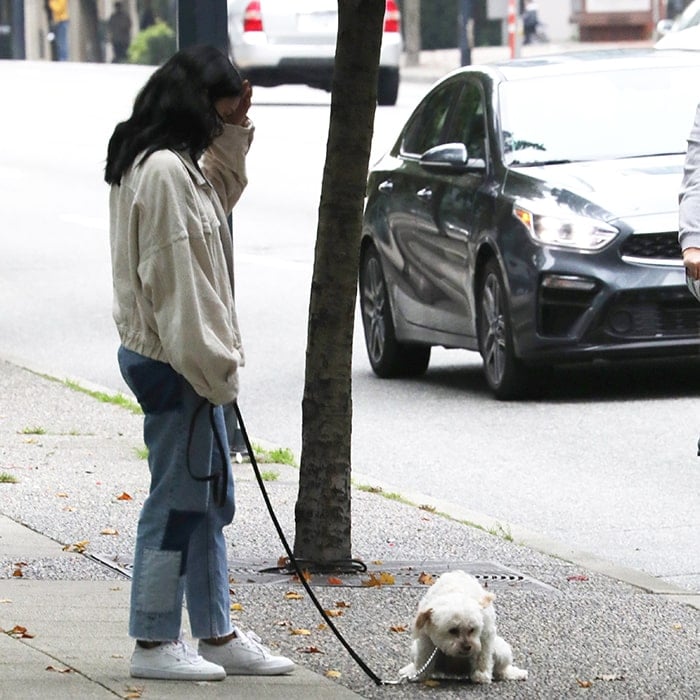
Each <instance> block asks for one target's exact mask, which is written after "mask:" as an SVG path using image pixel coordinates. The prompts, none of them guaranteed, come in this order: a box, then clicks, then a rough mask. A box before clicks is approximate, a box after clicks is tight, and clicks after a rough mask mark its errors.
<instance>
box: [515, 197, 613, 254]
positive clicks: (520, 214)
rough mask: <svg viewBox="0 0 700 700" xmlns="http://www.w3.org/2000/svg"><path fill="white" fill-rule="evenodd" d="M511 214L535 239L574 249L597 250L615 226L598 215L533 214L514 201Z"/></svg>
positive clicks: (603, 244) (608, 239)
mask: <svg viewBox="0 0 700 700" xmlns="http://www.w3.org/2000/svg"><path fill="white" fill-rule="evenodd" d="M513 216H515V218H516V219H517V220H518V221H520V223H522V224H523V225H524V226H525V228H526V229H527V230H528V233H529V234H530V236H531V237H532V239H533V240H534V241H535V242H536V243H541V244H542V245H548V246H557V247H561V248H576V249H577V250H590V251H592V250H600V249H601V248H604V247H605V246H606V245H608V243H610V242H611V241H612V240H613V239H614V238H615V236H617V234H618V233H619V230H618V229H616V228H615V227H614V226H610V224H607V223H605V222H604V221H600V220H599V219H589V218H588V217H586V216H576V215H574V214H572V215H569V216H560V215H557V214H536V213H534V212H532V211H530V210H529V209H525V208H524V207H521V206H518V205H514V206H513Z"/></svg>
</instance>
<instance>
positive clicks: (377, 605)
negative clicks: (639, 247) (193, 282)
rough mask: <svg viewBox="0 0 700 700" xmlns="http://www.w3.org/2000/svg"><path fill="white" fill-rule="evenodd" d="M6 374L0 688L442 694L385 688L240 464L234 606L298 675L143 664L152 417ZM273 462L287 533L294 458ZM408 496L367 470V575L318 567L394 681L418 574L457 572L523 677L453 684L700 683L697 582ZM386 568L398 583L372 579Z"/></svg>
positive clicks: (638, 694)
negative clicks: (621, 565) (137, 603)
mask: <svg viewBox="0 0 700 700" xmlns="http://www.w3.org/2000/svg"><path fill="white" fill-rule="evenodd" d="M0 384H1V385H2V392H0V475H1V476H0V481H5V482H9V481H11V480H12V481H15V483H0V628H1V629H2V630H3V631H4V632H5V634H0V697H8V698H9V697H22V698H45V697H51V698H54V699H56V700H58V699H60V698H93V697H95V698H99V697H102V696H104V697H113V696H117V697H123V698H126V697H144V698H166V697H167V698H170V699H174V698H178V697H182V698H192V697H207V698H217V697H231V696H234V697H240V698H270V699H273V698H274V699H279V700H282V698H285V700H288V698H289V697H290V696H291V697H294V696H297V697H301V698H310V699H312V700H313V699H314V698H339V699H342V698H350V697H358V696H359V697H363V698H379V697H391V698H413V697H424V696H425V693H427V692H430V689H429V688H427V687H426V686H424V685H422V684H408V683H403V684H401V685H398V686H377V685H376V684H375V683H374V682H373V681H372V680H371V679H370V678H369V677H368V676H367V675H366V674H365V673H364V672H363V671H362V669H361V668H360V667H359V666H358V665H357V664H356V662H355V661H354V660H353V659H352V657H351V656H350V655H349V654H348V652H347V651H346V650H345V649H344V648H343V647H342V645H341V644H340V642H339V641H338V640H337V639H336V638H335V636H334V635H333V634H332V632H331V631H330V630H329V629H328V628H327V626H326V625H325V624H323V621H322V620H321V618H320V615H319V613H318V612H317V610H316V608H315V607H314V605H313V604H312V601H310V600H309V598H308V596H307V594H306V592H305V591H304V590H303V588H302V587H301V586H300V585H299V584H298V583H295V582H294V581H293V580H292V579H291V578H290V577H289V576H288V575H286V574H284V573H280V572H278V571H275V567H276V563H277V560H278V558H279V557H280V556H281V555H282V554H283V552H284V550H283V547H282V545H281V544H280V542H279V540H278V537H277V534H276V532H275V530H274V527H273V525H272V524H271V520H270V517H269V514H268V513H267V511H266V509H265V506H264V503H263V500H262V496H261V494H260V491H259V489H258V486H257V483H256V482H255V479H254V475H253V473H252V469H251V466H250V465H249V464H247V463H243V464H240V465H236V466H235V472H236V473H235V478H236V489H237V504H238V510H237V514H236V519H235V520H234V523H233V525H232V526H231V528H229V530H230V532H227V538H228V540H229V545H230V550H229V551H230V562H229V565H230V571H231V581H232V583H231V587H232V590H233V600H234V602H235V605H234V606H233V609H232V613H231V614H232V617H233V618H234V619H235V620H236V622H237V624H240V625H241V626H242V627H243V628H244V629H254V630H255V631H256V632H257V633H258V634H259V635H260V636H261V637H262V638H263V640H264V641H265V642H266V643H267V644H269V645H270V646H271V647H272V648H273V649H275V650H277V651H279V652H280V653H283V654H285V655H287V656H289V657H290V658H292V659H293V660H294V661H295V662H296V663H297V664H298V668H297V670H295V672H294V673H293V674H291V675H290V676H288V677H280V678H267V679H263V678H253V677H236V678H229V679H227V680H225V681H222V682H220V683H190V682H179V683H178V682H163V681H144V680H135V679H130V678H129V675H128V666H129V656H130V654H131V650H132V645H133V643H132V641H131V640H130V639H128V637H127V634H126V628H127V619H128V595H129V579H128V577H127V576H125V575H123V574H122V573H121V572H127V573H128V571H129V565H130V561H131V560H130V557H131V552H132V548H133V541H134V534H135V528H136V521H137V518H138V512H139V509H140V505H141V503H142V502H143V499H144V498H145V495H146V493H147V489H148V478H147V467H146V463H145V461H144V459H143V456H142V454H140V449H141V448H142V445H143V443H142V434H141V429H142V424H141V420H142V419H141V417H140V416H138V415H134V414H132V413H130V412H129V411H128V410H126V409H125V408H123V407H120V406H116V405H114V404H112V403H107V402H104V401H101V400H98V399H99V397H98V398H95V397H93V396H90V395H86V394H85V393H84V392H82V391H80V390H77V389H76V388H71V387H69V386H67V385H66V384H64V383H60V382H57V381H51V380H50V379H47V378H46V377H43V376H40V375H37V374H35V373H32V372H29V371H27V370H25V369H22V368H19V367H17V366H16V365H13V364H10V363H7V362H1V361H0ZM101 398H104V397H101ZM242 408H243V410H244V412H245V407H242ZM248 428H249V429H250V430H251V432H253V433H254V430H255V428H254V426H248ZM261 468H262V469H263V471H264V472H266V479H267V481H266V482H265V483H266V487H267V491H268V493H269V497H270V499H271V501H272V503H273V505H274V508H275V511H276V513H277V517H278V518H279V520H280V523H281V525H282V528H283V530H284V531H285V532H286V533H287V536H288V538H290V539H292V538H293V533H294V503H295V500H296V496H297V490H298V470H297V469H296V468H294V467H290V466H286V465H272V464H265V465H262V467H261ZM412 498H413V499H414V503H413V504H411V503H408V502H403V501H402V500H401V499H399V498H396V497H395V495H389V494H383V493H382V492H381V491H377V490H376V489H374V488H363V487H361V485H356V488H355V490H354V493H353V546H354V548H355V551H354V553H353V554H354V556H356V557H357V558H358V559H360V560H362V561H363V562H364V563H365V564H366V565H367V567H368V571H366V572H363V573H353V574H346V575H342V576H340V577H339V578H340V583H338V582H337V581H335V582H332V581H329V580H328V579H327V578H326V577H323V576H316V577H315V578H314V580H313V581H312V584H313V588H314V590H315V591H316V595H317V596H318V597H319V599H320V601H321V604H322V605H323V607H324V609H327V610H332V611H333V614H334V617H333V618H332V619H333V622H334V624H335V625H336V626H337V627H338V629H339V630H340V631H341V633H342V634H343V636H344V637H345V639H346V640H347V641H348V643H349V644H350V645H352V647H353V648H354V649H355V651H356V653H357V654H358V655H359V656H360V657H361V658H362V659H363V660H364V662H365V663H366V664H367V665H368V666H369V668H370V669H372V671H373V672H374V673H375V674H376V675H377V676H379V677H380V678H381V679H383V680H391V679H395V678H397V674H398V670H399V668H401V666H403V665H404V664H405V663H406V662H407V660H408V653H409V646H410V632H409V631H408V630H409V629H410V624H411V621H412V617H413V614H414V611H415V607H416V605H417V603H418V600H419V599H420V597H421V596H422V595H423V593H424V592H425V589H426V587H425V585H424V584H422V583H420V581H419V576H420V574H421V573H423V572H425V573H427V574H429V575H431V576H433V577H435V576H437V575H439V574H440V573H441V572H442V571H445V570H447V569H452V568H463V569H465V570H467V571H470V572H471V573H473V574H475V575H477V576H478V577H479V578H480V580H481V581H482V582H483V583H484V585H485V586H487V587H488V588H489V589H490V590H491V591H493V592H494V593H495V595H496V612H497V616H498V623H499V629H500V632H501V634H502V635H503V636H504V637H505V638H506V639H507V640H508V641H509V642H510V643H511V644H512V646H513V649H514V655H515V661H516V664H517V665H519V666H521V667H524V668H526V669H528V671H529V672H530V677H529V679H528V680H527V681H525V682H503V683H498V684H497V685H495V686H493V688H491V689H489V688H481V687H476V686H472V687H465V686H468V685H469V684H467V683H464V682H461V681H460V682H455V681H447V682H445V681H443V682H441V684H440V687H439V689H434V690H433V692H439V693H440V697H441V698H453V697H454V698H456V697H461V696H462V694H463V693H464V692H473V693H480V694H483V693H487V692H489V693H497V694H498V696H499V697H502V698H518V699H521V698H525V699H527V698H568V697H576V696H579V695H580V694H581V693H583V692H585V693H586V697H587V698H664V699H671V698H683V699H688V700H690V699H691V698H697V697H700V675H699V671H698V663H697V662H698V643H699V641H700V639H699V635H698V608H700V596H699V595H697V594H694V593H693V592H691V591H687V590H684V589H680V588H677V587H675V586H673V585H669V584H666V583H664V582H663V581H658V580H656V579H653V578H652V577H650V576H647V575H645V574H642V573H639V572H638V575H639V579H638V583H639V584H640V585H641V586H642V587H640V586H639V585H638V586H635V585H630V583H629V582H626V581H629V579H630V572H629V571H623V570H618V569H616V567H614V566H607V567H606V566H604V563H603V562H600V561H595V562H594V566H593V567H592V568H587V567H586V566H585V565H582V564H581V563H580V562H582V561H585V559H584V558H582V555H581V553H576V552H570V553H569V556H567V553H566V551H565V548H563V547H562V549H561V551H560V552H558V554H559V555H560V556H562V557H563V558H556V557H552V556H549V555H547V554H545V553H542V552H541V551H537V550H536V549H534V548H531V547H525V546H522V545H521V544H518V543H517V542H514V541H512V538H511V537H510V536H509V535H508V533H507V532H506V531H504V529H503V528H501V529H500V534H498V533H499V528H497V527H494V528H492V530H493V533H490V532H488V531H486V530H484V529H480V528H476V527H474V526H472V525H469V524H466V523H464V522H462V521H460V520H458V519H452V518H449V517H447V516H445V515H441V514H438V512H436V511H435V509H434V508H433V507H432V506H430V505H428V504H426V503H422V502H421V501H420V500H418V499H419V498H420V497H418V496H414V497H412ZM542 548H543V549H547V545H546V544H543V546H542ZM567 558H568V559H569V561H567V560H566V559H567ZM571 560H573V561H575V562H579V563H570V562H571ZM591 561H592V562H593V560H591ZM268 569H270V570H268ZM601 572H604V573H601ZM381 574H384V576H381ZM618 574H619V575H618ZM373 578H374V581H375V582H377V581H379V580H384V581H385V583H384V584H383V585H377V586H369V585H366V584H367V583H370V582H372V579H373ZM620 579H624V580H620ZM650 591H651V592H650ZM289 593H292V594H293V595H288V594H289ZM184 619H185V620H186V615H185V616H184ZM186 636H188V635H187V629H186ZM327 674H328V675H327Z"/></svg>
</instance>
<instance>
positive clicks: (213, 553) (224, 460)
mask: <svg viewBox="0 0 700 700" xmlns="http://www.w3.org/2000/svg"><path fill="white" fill-rule="evenodd" d="M203 418H206V421H207V422H206V424H205V425H202V426H201V429H202V430H203V432H204V433H205V435H203V436H201V437H202V439H201V440H200V441H198V442H197V444H196V446H195V445H193V448H194V447H196V449H197V450H201V451H197V452H195V449H193V450H192V451H191V453H190V454H191V458H192V461H193V464H194V463H197V464H200V463H201V465H202V467H204V464H207V465H209V466H208V470H209V473H212V474H221V481H220V482H218V483H217V485H216V488H212V496H213V497H214V501H215V502H214V503H210V505H209V508H208V509H207V512H206V515H205V517H204V519H203V520H202V521H201V522H200V523H199V524H198V525H197V527H196V529H195V530H194V531H193V533H192V536H191V538H190V546H189V549H188V553H187V575H186V578H185V588H186V599H187V610H188V613H189V617H190V627H191V629H192V636H194V637H197V638H200V639H212V638H221V637H225V636H227V635H229V634H230V633H231V631H232V626H231V616H230V610H231V601H230V596H229V578H228V557H227V552H226V540H225V538H224V534H223V528H224V527H225V526H226V525H229V524H230V523H231V521H232V520H233V515H234V512H235V501H234V484H233V475H232V471H231V459H230V456H229V448H228V437H227V430H226V425H225V418H224V411H223V408H222V407H221V406H216V407H212V409H211V412H209V411H207V414H206V415H205V416H203ZM212 436H213V440H212V439H211V438H212ZM206 438H209V439H206ZM212 486H214V485H213V484H212ZM220 489H221V491H220ZM223 489H225V492H223ZM217 497H218V498H219V499H220V500H219V501H218V502H216V499H217Z"/></svg>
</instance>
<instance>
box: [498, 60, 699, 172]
mask: <svg viewBox="0 0 700 700" xmlns="http://www.w3.org/2000/svg"><path fill="white" fill-rule="evenodd" d="M699 88H700V66H673V67H668V66H663V67H661V66H660V67H653V68H644V69H635V70H629V69H626V70H615V71H608V72H604V73H603V72H597V73H590V74H582V75H561V76H559V75H558V76H543V77H538V78H531V79H525V80H512V81H507V82H504V83H502V84H501V87H500V109H501V132H502V143H501V148H502V154H503V159H504V162H505V163H506V164H508V165H538V164H542V163H555V162H569V161H585V160H601V159H611V158H630V157H640V156H647V155H657V154H666V153H685V151H686V148H687V138H688V135H689V133H690V129H691V127H692V125H693V119H694V116H695V108H696V106H697V103H698V99H699V97H700V89H699Z"/></svg>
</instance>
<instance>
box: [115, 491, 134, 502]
mask: <svg viewBox="0 0 700 700" xmlns="http://www.w3.org/2000/svg"><path fill="white" fill-rule="evenodd" d="M117 500H118V501H133V500H134V499H133V498H132V497H131V496H130V495H129V494H128V493H127V492H126V491H122V493H121V494H120V495H119V496H117Z"/></svg>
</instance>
